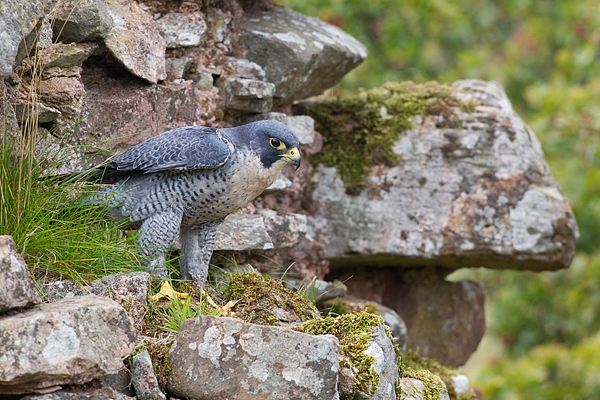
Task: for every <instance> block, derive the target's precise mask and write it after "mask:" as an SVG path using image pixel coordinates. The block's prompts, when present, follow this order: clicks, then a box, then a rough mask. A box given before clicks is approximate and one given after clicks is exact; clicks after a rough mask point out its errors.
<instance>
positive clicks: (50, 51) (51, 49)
mask: <svg viewBox="0 0 600 400" xmlns="http://www.w3.org/2000/svg"><path fill="white" fill-rule="evenodd" d="M98 48H99V46H98V44H97V43H94V42H87V43H71V44H64V43H52V44H51V45H50V46H48V47H46V48H44V49H42V50H40V52H39V61H40V62H41V63H42V64H43V65H44V69H45V70H46V69H48V68H52V67H59V68H72V67H81V64H83V62H84V61H85V60H87V59H88V57H89V56H90V55H92V54H94V53H95V52H96V51H98ZM44 72H45V71H44Z"/></svg>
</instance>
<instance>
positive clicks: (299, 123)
mask: <svg viewBox="0 0 600 400" xmlns="http://www.w3.org/2000/svg"><path fill="white" fill-rule="evenodd" d="M266 119H274V120H275V121H279V122H281V123H282V124H286V125H287V126H288V127H289V128H290V129H291V130H292V131H294V133H295V134H296V136H298V140H300V144H312V143H313V141H314V140H315V120H314V119H312V118H311V117H309V116H308V115H296V116H290V115H286V114H284V113H279V112H269V113H263V114H257V115H251V116H248V117H246V118H244V123H249V122H254V121H263V120H266Z"/></svg>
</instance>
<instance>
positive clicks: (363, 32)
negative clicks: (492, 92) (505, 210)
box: [281, 0, 600, 399]
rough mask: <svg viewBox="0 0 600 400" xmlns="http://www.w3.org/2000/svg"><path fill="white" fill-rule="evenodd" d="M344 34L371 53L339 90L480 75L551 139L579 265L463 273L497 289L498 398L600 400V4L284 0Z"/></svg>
mask: <svg viewBox="0 0 600 400" xmlns="http://www.w3.org/2000/svg"><path fill="white" fill-rule="evenodd" d="M281 3H282V4H284V5H286V6H289V7H291V8H294V9H296V10H298V11H300V12H302V13H304V14H307V15H311V16H315V17H319V18H321V19H322V20H324V21H327V22H329V23H331V24H334V25H337V26H339V27H341V28H342V29H343V30H345V31H346V32H348V33H350V34H351V35H353V36H354V37H356V38H357V39H359V40H360V41H361V42H362V43H364V44H365V45H366V46H367V48H368V50H369V57H368V59H367V61H365V63H363V64H362V65H361V66H360V67H358V68H357V69H356V70H354V71H353V72H351V73H350V74H349V75H348V76H347V77H346V78H344V80H343V81H342V83H341V84H340V85H339V86H338V88H336V90H337V91H338V92H341V93H350V92H354V91H356V90H357V89H358V88H359V87H364V88H367V89H368V88H372V87H376V86H379V85H381V84H383V83H384V82H385V81H388V80H413V81H416V82H422V81H426V80H431V79H433V80H438V81H440V82H451V81H454V80H457V79H465V78H479V79H485V80H495V81H498V82H500V83H501V84H502V85H504V87H505V89H506V92H507V94H508V96H509V98H510V99H511V101H512V102H513V106H514V108H515V109H516V111H517V112H518V113H519V114H520V115H521V117H522V118H523V119H524V120H525V121H526V122H527V123H528V124H529V125H530V126H531V127H532V128H533V130H534V131H535V132H536V134H537V136H538V138H539V139H540V141H541V142H542V145H543V148H544V151H545V154H546V157H547V160H548V162H549V164H550V167H551V169H552V171H553V174H554V176H555V178H556V179H557V180H558V181H559V182H560V184H561V186H562V188H563V191H564V192H565V194H566V195H567V197H568V198H569V200H570V202H571V205H572V207H573V210H574V212H575V216H576V218H577V221H578V224H579V229H580V235H581V237H580V240H579V242H578V252H577V255H576V258H575V260H574V262H573V265H572V266H571V268H570V269H568V270H564V271H559V272H552V273H550V272H547V273H546V272H545V273H538V274H535V273H527V272H513V271H486V270H474V271H468V272H463V273H462V276H463V277H465V276H468V277H472V278H476V279H479V280H481V281H483V282H484V283H485V285H486V289H487V290H488V306H487V309H488V320H489V328H488V335H491V336H493V337H494V339H495V340H496V343H500V346H501V350H502V352H501V354H502V355H501V357H499V358H495V359H493V360H487V362H485V363H484V365H482V366H481V367H480V368H478V369H477V371H478V372H477V373H476V374H475V376H473V375H472V376H471V378H472V380H473V381H474V382H473V383H474V384H475V385H476V386H480V387H482V388H483V390H484V393H485V396H486V399H598V398H600V357H599V356H598V354H599V351H600V290H598V289H597V286H598V284H599V283H600V250H599V249H598V243H599V242H600V158H599V156H600V154H599V145H600V50H599V45H600V1H599V0H580V1H575V2H573V1H570V0H556V1H549V0H546V1H542V0H538V1H534V0H506V1H494V0H478V1H475V0H421V1H417V0H407V1H402V2H400V1H394V0H348V1H342V0H327V1H325V0H282V1H281Z"/></svg>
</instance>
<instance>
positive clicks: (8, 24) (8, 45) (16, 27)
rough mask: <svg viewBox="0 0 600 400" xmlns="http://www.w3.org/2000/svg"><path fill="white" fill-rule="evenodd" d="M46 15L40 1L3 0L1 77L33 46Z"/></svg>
mask: <svg viewBox="0 0 600 400" xmlns="http://www.w3.org/2000/svg"><path fill="white" fill-rule="evenodd" d="M43 16H44V13H43V10H42V8H41V7H40V3H39V2H38V1H20V0H3V1H2V4H0V32H2V35H1V38H0V54H2V57H0V77H7V76H10V75H11V74H12V72H13V69H14V68H15V67H16V66H17V65H19V64H20V63H21V61H23V59H24V58H25V57H27V56H28V54H27V49H31V48H33V43H34V42H35V40H36V39H37V35H38V31H39V30H40V28H41V20H42V17H43Z"/></svg>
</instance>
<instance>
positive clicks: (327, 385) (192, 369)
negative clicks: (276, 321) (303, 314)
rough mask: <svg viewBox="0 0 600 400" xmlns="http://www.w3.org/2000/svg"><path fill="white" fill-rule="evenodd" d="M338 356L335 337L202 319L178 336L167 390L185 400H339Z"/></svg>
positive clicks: (198, 319) (195, 319)
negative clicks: (218, 399) (227, 399)
mask: <svg viewBox="0 0 600 400" xmlns="http://www.w3.org/2000/svg"><path fill="white" fill-rule="evenodd" d="M291 349H293V351H290V350H291ZM337 351H338V344H337V340H336V339H335V338H334V337H333V336H327V335H326V336H313V335H307V334H304V333H299V332H294V331H291V330H289V329H285V328H279V327H271V326H261V325H254V324H245V323H243V322H241V321H239V320H237V319H233V318H218V317H209V316H200V317H198V318H194V319H190V320H187V321H186V322H185V324H184V325H183V327H182V328H181V330H180V331H179V333H178V334H177V336H176V340H175V342H174V344H173V347H172V348H171V352H170V356H171V364H172V374H171V376H170V378H169V381H168V386H167V387H168V390H169V391H170V392H172V393H174V394H175V395H177V396H180V397H184V398H210V399H217V398H239V399H242V398H243V399H246V400H253V399H256V400H259V399H260V400H265V399H269V400H271V399H272V400H274V399H306V400H308V399H315V400H329V399H332V400H333V399H338V392H337V374H338V360H337V358H338V353H337Z"/></svg>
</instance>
